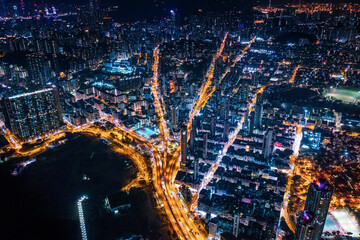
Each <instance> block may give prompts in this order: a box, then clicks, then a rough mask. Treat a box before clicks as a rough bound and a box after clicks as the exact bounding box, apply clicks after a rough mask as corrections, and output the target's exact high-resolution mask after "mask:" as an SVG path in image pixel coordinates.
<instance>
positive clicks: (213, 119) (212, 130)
mask: <svg viewBox="0 0 360 240" xmlns="http://www.w3.org/2000/svg"><path fill="white" fill-rule="evenodd" d="M215 131H216V117H215V115H214V114H213V115H211V123H210V133H211V136H215Z"/></svg>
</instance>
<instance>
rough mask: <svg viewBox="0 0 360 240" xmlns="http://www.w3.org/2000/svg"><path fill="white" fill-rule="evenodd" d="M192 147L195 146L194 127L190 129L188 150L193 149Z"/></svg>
mask: <svg viewBox="0 0 360 240" xmlns="http://www.w3.org/2000/svg"><path fill="white" fill-rule="evenodd" d="M194 147H195V129H192V130H191V131H190V140H189V148H190V151H194Z"/></svg>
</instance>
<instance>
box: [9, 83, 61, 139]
mask: <svg viewBox="0 0 360 240" xmlns="http://www.w3.org/2000/svg"><path fill="white" fill-rule="evenodd" d="M3 106H4V107H3V108H4V116H5V124H6V126H7V127H8V128H9V129H10V131H11V132H12V133H13V134H14V135H15V136H17V137H18V138H19V139H21V140H23V141H25V140H30V139H34V138H37V137H41V136H43V135H46V134H48V133H51V132H53V131H56V130H58V129H59V128H61V126H62V125H63V117H62V112H61V108H60V102H59V96H58V93H57V91H56V90H55V89H53V88H48V89H43V90H39V91H35V92H30V93H25V94H19V95H15V96H11V97H7V98H5V99H4V101H3Z"/></svg>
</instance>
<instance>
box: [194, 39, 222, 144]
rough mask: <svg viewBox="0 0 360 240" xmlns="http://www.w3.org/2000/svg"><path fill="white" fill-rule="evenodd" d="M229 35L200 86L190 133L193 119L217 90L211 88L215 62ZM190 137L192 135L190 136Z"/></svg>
mask: <svg viewBox="0 0 360 240" xmlns="http://www.w3.org/2000/svg"><path fill="white" fill-rule="evenodd" d="M227 36H228V33H226V34H225V37H224V39H223V41H222V42H221V45H220V48H219V50H218V51H217V53H216V55H215V56H214V57H213V59H212V61H211V64H210V67H209V69H208V71H207V73H206V75H205V82H204V83H203V84H202V85H201V88H200V93H199V98H198V99H197V101H196V103H195V106H194V108H193V109H192V111H191V112H190V115H189V122H188V124H187V130H188V133H189V132H190V131H191V126H192V121H193V119H194V117H195V116H196V115H197V114H198V113H199V112H200V110H201V109H202V108H203V107H204V106H205V104H206V102H207V100H208V99H209V98H210V96H211V95H212V93H213V92H214V91H215V89H213V88H210V86H211V84H212V79H213V77H214V70H215V62H216V59H218V58H219V57H220V56H221V54H222V53H223V51H224V47H225V43H226V39H227ZM188 135H189V134H188ZM188 137H190V136H188Z"/></svg>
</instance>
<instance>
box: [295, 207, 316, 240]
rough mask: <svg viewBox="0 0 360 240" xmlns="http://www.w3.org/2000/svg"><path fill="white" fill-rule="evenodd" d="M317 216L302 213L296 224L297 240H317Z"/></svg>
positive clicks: (310, 213) (306, 212)
mask: <svg viewBox="0 0 360 240" xmlns="http://www.w3.org/2000/svg"><path fill="white" fill-rule="evenodd" d="M315 225H316V219H315V214H314V213H313V212H310V211H301V212H300V215H299V217H298V220H297V224H296V231H295V240H315V239H316V238H314V237H315V235H314V234H315V231H314V230H315Z"/></svg>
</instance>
